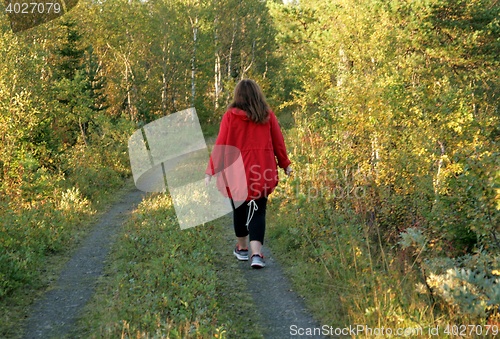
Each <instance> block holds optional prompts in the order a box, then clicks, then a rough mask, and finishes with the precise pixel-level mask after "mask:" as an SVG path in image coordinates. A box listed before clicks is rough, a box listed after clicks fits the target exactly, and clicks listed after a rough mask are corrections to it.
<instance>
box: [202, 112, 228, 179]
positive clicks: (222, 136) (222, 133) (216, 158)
mask: <svg viewBox="0 0 500 339" xmlns="http://www.w3.org/2000/svg"><path fill="white" fill-rule="evenodd" d="M228 118H229V114H224V116H223V117H222V121H221V123H220V128H219V134H218V135H217V139H216V140H215V145H225V144H226V140H227V134H228V128H229V121H228ZM221 149H222V148H217V147H214V150H215V152H214V150H212V154H211V155H210V159H209V161H208V165H207V169H206V170H205V173H206V174H208V175H214V174H215V173H218V172H220V171H222V168H217V167H218V166H214V163H215V164H222V162H221V156H222V154H220V153H221Z"/></svg>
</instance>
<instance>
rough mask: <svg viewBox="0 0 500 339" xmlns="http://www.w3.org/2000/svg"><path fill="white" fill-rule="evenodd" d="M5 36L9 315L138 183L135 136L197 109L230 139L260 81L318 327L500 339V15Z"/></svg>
mask: <svg viewBox="0 0 500 339" xmlns="http://www.w3.org/2000/svg"><path fill="white" fill-rule="evenodd" d="M2 6H3V4H2V5H0V8H2V11H3V12H5V9H4V8H5V7H2ZM0 34H1V37H0V304H1V307H0V309H1V310H2V313H4V312H8V311H9V306H8V305H9V303H10V302H11V301H12V300H13V299H15V298H18V296H19V295H20V294H23V292H22V291H25V289H26V286H31V287H30V288H34V289H37V288H42V286H38V285H37V283H36V281H37V280H39V278H40V275H42V274H43V270H41V269H40V268H41V267H42V268H43V267H44V266H45V265H48V262H50V257H51V256H53V255H57V254H58V253H61V252H64V251H66V250H67V248H68V247H71V246H72V244H73V243H74V241H75V239H78V238H79V237H80V236H81V234H82V232H84V230H85V227H86V226H84V225H86V224H87V223H88V221H89V220H90V219H91V218H92V217H93V216H94V215H95V214H96V213H98V211H100V210H102V209H103V208H105V205H106V204H107V203H109V201H110V199H111V197H112V196H113V194H114V193H115V192H117V190H119V189H120V187H122V186H123V185H124V183H125V182H126V181H127V180H129V179H130V177H131V170H130V163H129V159H128V154H127V140H128V138H129V137H130V135H131V134H132V133H133V132H134V131H135V130H136V129H138V128H140V127H141V126H144V125H145V124H147V123H149V122H151V121H154V120H156V119H158V118H160V117H163V116H166V115H168V114H171V113H174V112H177V111H180V110H183V109H186V108H189V107H195V108H196V110H197V112H198V115H199V119H200V122H201V125H202V129H203V132H204V134H205V135H206V137H207V138H209V137H212V138H213V137H215V136H216V135H217V131H218V126H219V122H220V120H221V117H222V115H223V114H224V112H225V110H226V107H227V105H228V103H229V101H230V99H231V98H232V94H233V89H234V86H235V84H236V83H237V82H238V81H239V80H240V79H244V78H251V79H254V80H256V81H257V83H258V84H259V85H260V86H261V87H262V89H263V91H264V92H265V93H266V96H267V99H268V101H269V104H270V106H271V107H272V109H273V110H274V112H275V113H276V115H277V117H278V120H279V121H280V123H281V126H282V128H283V131H284V135H285V141H286V144H287V147H288V150H289V155H290V159H291V160H292V163H293V167H294V171H295V172H294V175H293V176H292V177H290V178H281V183H280V185H279V187H278V189H277V191H276V192H275V193H273V196H272V197H271V201H270V204H271V206H270V211H269V214H273V215H274V217H270V218H271V219H270V221H269V222H270V226H269V236H270V237H271V241H272V240H274V243H276V246H275V251H276V252H277V253H278V255H281V256H282V257H283V258H295V259H294V260H297V263H296V264H295V266H294V267H291V268H290V269H289V270H288V274H289V275H290V276H291V278H292V280H293V281H294V282H295V283H296V284H297V285H298V286H302V290H301V293H303V294H304V295H305V296H306V299H308V300H309V306H310V308H311V310H312V311H313V312H314V313H315V314H319V315H320V317H324V318H323V319H327V320H328V321H329V322H330V323H331V322H334V323H336V324H339V325H345V324H349V323H363V324H371V325H373V326H375V325H377V324H379V325H380V324H386V325H387V326H390V325H392V326H407V327H409V326H417V325H418V326H422V327H424V328H425V327H431V326H434V325H436V324H450V323H451V324H482V325H485V326H486V325H495V326H500V156H499V155H500V3H499V2H498V1H497V0H468V1H465V0H329V1H324V0H309V1H300V0H295V1H286V2H283V1H278V0H267V1H265V0H260V1H245V0H127V1H125V0H104V1H96V0H80V1H79V2H78V4H77V5H76V6H75V7H74V8H73V9H71V11H69V12H68V13H66V14H64V15H63V16H61V17H60V18H56V19H54V20H52V21H49V22H47V23H44V24H41V25H39V26H36V27H33V28H30V29H26V30H22V31H20V32H16V33H14V32H13V30H12V28H11V24H10V22H9V17H8V16H7V15H3V17H2V19H1V21H0ZM283 177H284V176H283ZM169 220H171V219H169ZM175 227H177V226H175ZM298 258H299V259H298ZM285 262H286V261H285ZM313 279H314V281H315V282H314V283H313V281H312V280H313ZM325 305H338V308H337V309H335V310H333V309H332V307H326V306H325ZM210 307H212V306H210ZM213 307H215V306H213ZM211 309H212V308H208V311H210V310H211ZM208 311H207V312H208ZM195 313H196V312H195ZM165 314H170V313H169V312H166V313H165ZM191 316H192V317H193V318H190V317H191ZM203 316H204V317H207V318H210V319H212V320H210V321H207V322H203V321H198V320H199V319H197V318H196V317H197V315H196V314H194V313H193V315H189V316H185V317H184V318H182V319H183V320H182V321H185V320H186V317H187V319H188V320H189V319H191V320H190V321H193V323H196V324H197V326H200V327H202V328H203V327H204V328H203V329H201V330H200V333H201V334H199V336H200V337H204V336H207V337H208V336H212V335H214V333H215V332H213V331H215V329H214V328H215V327H217V328H220V327H221V326H222V325H221V324H219V323H218V322H217V320H214V318H216V317H215V316H214V315H211V314H208V315H207V314H205V315H203ZM172 317H173V318H172V319H174V320H172V321H173V322H174V323H175V317H174V316H172ZM6 318H8V317H6V316H3V315H2V319H1V320H0V328H2V327H5V326H6V325H5V322H7V320H6ZM195 318H196V321H195V320H193V319H195ZM127 321H129V324H132V325H130V326H132V328H134V330H137V331H150V332H153V331H154V330H153V329H148V327H147V326H146V325H144V323H140V322H139V321H138V322H137V324H135V325H134V324H133V323H132V322H133V319H132V320H130V319H129V320H127ZM139 323H140V324H139ZM214 323H216V326H215V325H214ZM169 324H170V322H169ZM116 326H117V328H118V329H115V330H116V331H117V332H116V333H120V330H121V329H122V328H121V327H119V326H120V325H116ZM134 326H135V327H134ZM179 326H180V325H179ZM152 328H154V326H153V327H152ZM0 333H2V332H0ZM116 333H115V334H116ZM208 333H210V334H208ZM214 336H215V337H217V336H216V335H214Z"/></svg>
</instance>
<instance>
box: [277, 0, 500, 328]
mask: <svg viewBox="0 0 500 339" xmlns="http://www.w3.org/2000/svg"><path fill="white" fill-rule="evenodd" d="M271 8H272V11H271V12H272V14H273V16H274V18H275V23H276V25H277V26H276V27H277V29H278V34H277V38H278V43H280V44H281V46H282V49H283V50H280V53H282V54H283V55H293V56H296V57H294V58H290V59H285V60H286V62H285V65H284V66H283V68H284V69H287V70H291V71H292V72H293V73H292V74H291V77H294V76H297V77H295V81H296V83H295V85H294V86H295V88H294V89H295V91H294V92H293V93H294V95H293V99H291V100H289V102H287V103H286V104H285V105H284V106H286V107H290V108H292V109H293V110H294V120H295V123H296V126H295V128H294V129H292V130H290V132H289V133H288V138H287V141H288V142H289V144H290V146H291V147H292V149H293V159H292V161H294V163H295V164H296V165H295V168H296V173H295V175H296V178H294V180H293V181H292V182H288V183H287V185H290V186H289V187H285V189H284V190H280V191H278V199H277V200H278V201H279V202H280V204H279V206H280V207H281V208H282V209H284V210H285V212H283V213H280V215H281V216H282V217H284V218H285V219H286V220H285V221H280V220H276V222H277V223H278V230H277V231H276V233H275V234H274V237H276V239H278V242H279V243H283V244H285V245H286V246H285V247H284V249H283V251H284V252H286V251H291V252H292V256H294V257H295V256H296V255H298V257H301V256H304V257H305V258H306V259H305V261H307V260H316V261H317V262H318V267H315V268H312V269H311V272H314V273H311V274H315V275H317V279H319V280H320V281H322V282H323V283H324V284H325V286H332V285H336V283H337V281H342V282H343V283H344V284H342V285H343V286H351V285H352V286H356V289H353V290H351V289H347V290H346V291H342V292H340V291H339V290H337V288H336V287H331V288H330V287H325V290H326V291H328V292H329V293H332V294H333V296H332V302H338V300H340V301H341V302H342V305H343V306H344V311H345V313H346V314H345V315H347V316H348V317H349V318H348V320H346V321H345V323H344V324H348V323H359V322H361V323H365V321H368V322H369V323H371V324H374V325H375V324H380V323H382V324H388V323H391V322H394V321H395V319H398V320H397V321H396V323H397V322H401V323H407V324H412V323H413V322H414V321H416V320H415V319H419V320H418V323H419V324H420V325H422V326H424V327H425V326H429V324H432V323H434V322H435V321H437V319H438V317H437V314H435V313H434V312H436V313H437V312H439V313H441V314H440V315H439V316H443V317H444V318H446V317H449V318H453V319H454V320H455V321H458V322H459V320H463V321H471V322H472V323H474V322H485V321H487V319H488V317H489V316H490V314H489V313H488V312H487V307H490V306H491V305H489V306H487V301H488V300H489V301H491V302H493V303H494V299H492V298H493V296H494V295H495V293H496V292H495V291H496V290H495V288H494V287H492V286H495V284H494V282H495V280H494V278H493V277H491V275H488V274H490V273H488V272H486V271H484V272H483V271H475V268H473V267H464V271H463V272H465V273H463V272H462V271H461V268H460V269H459V271H457V272H461V273H460V274H455V275H450V276H446V277H443V279H444V280H446V281H455V283H454V284H455V285H456V286H458V285H460V284H458V285H457V281H463V282H464V283H463V284H462V285H460V286H463V285H467V286H469V287H470V288H466V289H463V290H461V291H462V292H463V295H462V294H460V295H458V294H456V293H458V292H456V291H453V290H451V289H449V290H447V292H446V293H447V294H446V298H445V297H443V296H444V294H445V292H444V290H442V289H441V290H440V289H438V288H431V289H430V288H429V284H430V283H429V282H430V280H429V274H431V272H433V274H438V273H436V272H434V271H433V270H430V269H429V268H428V267H427V266H425V262H426V260H431V259H432V260H438V259H439V258H462V257H463V256H464V255H469V254H472V253H479V254H477V255H478V256H479V257H482V258H483V259H484V260H492V258H495V257H496V256H497V254H498V252H499V251H500V243H499V242H498V238H499V236H498V224H499V221H498V218H499V215H500V209H499V208H498V183H497V182H498V179H497V178H498V167H499V163H498V161H499V157H498V151H497V150H498V143H499V139H498V133H497V126H498V125H499V122H500V121H499V120H498V118H499V117H498V96H499V93H500V91H499V89H500V83H499V81H498V79H499V73H498V70H499V69H500V68H499V67H498V66H499V60H498V55H499V51H498V47H499V45H498V41H499V40H498V34H497V32H498V28H499V26H498V25H499V21H498V13H499V11H500V7H499V6H498V4H497V3H496V2H495V1H473V2H466V1H438V2H428V1H412V2H408V1H390V2H386V1H377V0H373V1H365V2H352V1H342V0H339V1H333V2H328V3H326V2H324V1H308V2H307V3H306V2H304V3H303V2H300V3H299V4H289V5H278V4H275V5H273V6H272V7H271ZM356 189H358V190H357V192H358V193H362V194H358V195H354V194H352V193H354V192H356ZM318 192H319V193H320V194H318ZM339 192H350V193H351V194H350V195H349V194H343V195H340V194H339ZM290 215H293V217H288V216H290ZM295 218H296V219H297V220H294V219H295ZM339 220H343V221H342V222H341V223H340V224H339ZM339 225H342V228H346V229H347V230H342V231H339ZM283 228H285V229H283ZM340 234H344V236H345V238H343V239H341V240H340V241H339V238H338V237H339V236H340ZM400 235H402V237H403V238H402V240H401V237H400ZM304 239H305V240H304ZM360 239H362V240H360ZM400 241H401V244H402V245H403V244H404V247H403V248H401V247H399V246H397V243H398V242H400ZM346 244H347V245H346ZM410 244H412V245H411V246H410ZM341 245H342V247H340V246H341ZM336 246H339V249H336ZM326 249H328V250H330V251H333V252H334V255H333V256H332V258H329V257H326V256H325V255H324V254H323V253H325V252H326V251H327V250H326ZM358 249H359V251H358ZM480 249H481V251H480V252H478V251H479V250H480ZM355 253H361V254H360V255H359V260H357V259H356V254H355ZM348 254H349V255H348ZM451 260H455V259H451ZM457 260H458V259H457ZM353 262H355V264H353ZM366 263H368V266H364V264H366ZM299 265H300V264H299ZM454 267H457V268H458V267H460V265H459V264H458V263H455V264H450V265H449V267H448V269H452V270H454ZM332 268H334V269H332ZM491 269H497V267H490V271H491ZM335 270H340V271H341V272H342V275H341V276H336V275H335ZM468 270H471V271H470V272H472V273H470V274H469V273H467V272H469V271H468ZM322 271H323V272H322ZM346 272H347V273H346ZM366 272H369V274H368V273H366ZM450 272H451V271H450ZM453 272H455V271H453ZM462 273H463V274H462ZM300 274H303V272H301V273H300ZM439 274H445V273H444V272H441V273H439ZM453 274H454V273H453ZM485 274H486V275H485ZM306 275H307V276H309V274H306ZM370 275H373V277H371V276H370ZM483 276H484V277H486V278H484V279H483V278H482V277H483ZM444 280H441V281H439V282H436V285H434V287H437V286H440V288H444V286H445V285H444V283H443V281H444ZM416 284H421V286H424V287H425V289H426V290H427V294H425V295H423V296H419V295H417V294H416V292H415V290H414V287H415V285H416ZM378 285H380V286H382V287H381V288H378V287H377V286H378ZM419 286H420V285H419ZM450 286H451V283H450ZM471 286H472V287H471ZM487 286H490V287H491V288H492V289H488V288H487ZM450 288H451V287H450ZM384 289H385V290H384ZM358 290H359V291H358ZM477 291H483V292H477ZM485 291H487V292H485ZM462 292H460V293H462ZM305 293H308V292H307V291H306V292H305ZM318 293H319V292H318ZM324 294H325V293H323V294H321V295H322V296H323V295H324ZM314 295H315V294H314V293H313V298H314ZM360 295H361V297H360ZM453 298H455V299H453ZM467 298H470V300H476V301H477V303H476V302H475V304H474V305H476V306H475V308H474V309H475V311H474V312H469V311H467V308H464V307H462V306H464V305H465V304H466V300H467ZM389 299H390V300H391V302H383V301H385V300H389ZM445 300H446V301H445ZM448 302H449V303H448ZM479 308H482V312H479V311H478V309H479ZM366 310H370V311H366ZM476 311H477V312H476ZM344 319H345V318H344Z"/></svg>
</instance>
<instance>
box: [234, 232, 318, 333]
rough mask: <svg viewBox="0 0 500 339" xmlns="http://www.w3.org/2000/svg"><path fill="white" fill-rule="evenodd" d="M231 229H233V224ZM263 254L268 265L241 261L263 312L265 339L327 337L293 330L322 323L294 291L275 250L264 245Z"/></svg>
mask: <svg viewBox="0 0 500 339" xmlns="http://www.w3.org/2000/svg"><path fill="white" fill-rule="evenodd" d="M228 228H230V229H232V226H231V227H228ZM230 232H232V231H230ZM230 232H228V248H231V246H234V244H235V239H234V237H233V238H231V237H230V236H229V234H230ZM229 239H231V240H229ZM262 253H263V254H264V257H265V262H266V267H265V268H263V269H253V268H251V267H250V262H249V261H241V262H239V271H240V273H241V274H242V275H243V276H244V277H245V280H246V281H247V290H248V291H249V292H250V294H251V295H252V297H253V300H254V302H255V305H256V308H257V309H258V311H259V314H260V319H256V321H258V322H259V323H260V324H261V327H262V328H263V329H264V333H263V336H264V338H265V339H285V338H293V339H299V338H315V339H316V338H318V339H319V338H327V337H325V336H322V335H319V336H299V335H292V334H293V333H294V332H295V331H291V326H296V327H295V328H296V329H299V328H300V329H306V328H319V327H320V325H319V324H318V323H317V321H316V320H315V319H314V318H313V316H312V315H311V314H310V312H309V311H308V310H307V308H306V306H305V304H304V301H303V299H302V298H301V297H299V296H298V295H297V293H295V291H293V289H292V287H291V284H290V282H289V280H288V278H287V277H286V276H285V274H284V272H283V269H282V268H281V266H280V265H279V263H278V262H277V261H276V260H275V258H274V255H273V254H272V251H271V249H270V248H269V247H267V246H266V245H264V246H263V247H262ZM234 260H236V258H234Z"/></svg>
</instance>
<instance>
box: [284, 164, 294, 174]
mask: <svg viewBox="0 0 500 339" xmlns="http://www.w3.org/2000/svg"><path fill="white" fill-rule="evenodd" d="M292 172H293V169H292V166H290V165H288V167H287V168H285V173H286V175H288V176H290V174H292Z"/></svg>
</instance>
